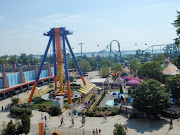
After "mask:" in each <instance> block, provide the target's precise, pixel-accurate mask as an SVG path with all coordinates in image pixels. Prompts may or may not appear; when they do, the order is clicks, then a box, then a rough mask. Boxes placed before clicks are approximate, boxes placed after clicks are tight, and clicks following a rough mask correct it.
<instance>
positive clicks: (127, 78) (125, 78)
mask: <svg viewBox="0 0 180 135" xmlns="http://www.w3.org/2000/svg"><path fill="white" fill-rule="evenodd" d="M123 79H124V80H125V81H126V82H127V81H129V80H132V79H133V77H131V76H125V77H123Z"/></svg>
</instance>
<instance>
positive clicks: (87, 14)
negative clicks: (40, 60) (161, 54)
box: [0, 0, 180, 56]
mask: <svg viewBox="0 0 180 135" xmlns="http://www.w3.org/2000/svg"><path fill="white" fill-rule="evenodd" d="M179 5H180V1H179V0H128V1H124V0H111V1H110V0H88V1H87V0H68V1H65V0H51V1H50V0H31V1H26V0H16V1H15V0H13V1H12V0H5V1H0V48H1V49H0V56H2V55H4V54H8V55H13V54H16V55H19V54H20V53H27V54H43V53H44V51H45V48H46V45H47V42H48V37H46V36H43V32H46V31H49V30H50V28H53V27H66V29H68V30H71V31H73V35H70V36H69V37H68V38H69V41H70V44H71V46H72V47H73V48H74V52H80V46H79V45H78V44H79V43H81V42H83V43H85V44H84V46H83V51H84V52H92V51H95V52H97V51H100V50H103V49H105V48H106V46H107V45H108V44H109V43H110V42H111V41H112V40H118V41H119V42H120V45H121V50H137V49H146V48H147V47H149V46H151V45H160V44H167V43H173V42H174V41H173V39H174V38H175V37H176V29H175V28H173V26H172V25H171V23H172V22H173V20H174V19H176V15H177V13H176V10H180V8H179ZM145 43H147V45H146V46H145ZM135 44H137V45H136V46H135ZM97 45H99V46H97ZM112 48H113V49H115V50H117V45H116V43H115V42H114V43H113V46H112Z"/></svg>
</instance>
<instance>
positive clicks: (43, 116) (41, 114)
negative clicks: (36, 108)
mask: <svg viewBox="0 0 180 135" xmlns="http://www.w3.org/2000/svg"><path fill="white" fill-rule="evenodd" d="M43 118H44V116H43V113H41V121H43Z"/></svg>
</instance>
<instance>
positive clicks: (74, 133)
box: [30, 127, 93, 135]
mask: <svg viewBox="0 0 180 135" xmlns="http://www.w3.org/2000/svg"><path fill="white" fill-rule="evenodd" d="M44 131H45V133H44V134H46V135H52V134H53V133H54V132H55V131H58V132H59V133H60V134H62V135H93V132H91V131H88V130H85V129H80V128H68V127H59V128H52V127H51V128H45V129H44ZM37 132H38V130H34V129H31V130H30V134H31V135H39V134H38V133H37Z"/></svg>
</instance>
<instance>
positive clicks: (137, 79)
mask: <svg viewBox="0 0 180 135" xmlns="http://www.w3.org/2000/svg"><path fill="white" fill-rule="evenodd" d="M133 80H136V81H138V82H140V83H141V82H142V80H141V79H139V78H133Z"/></svg>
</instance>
